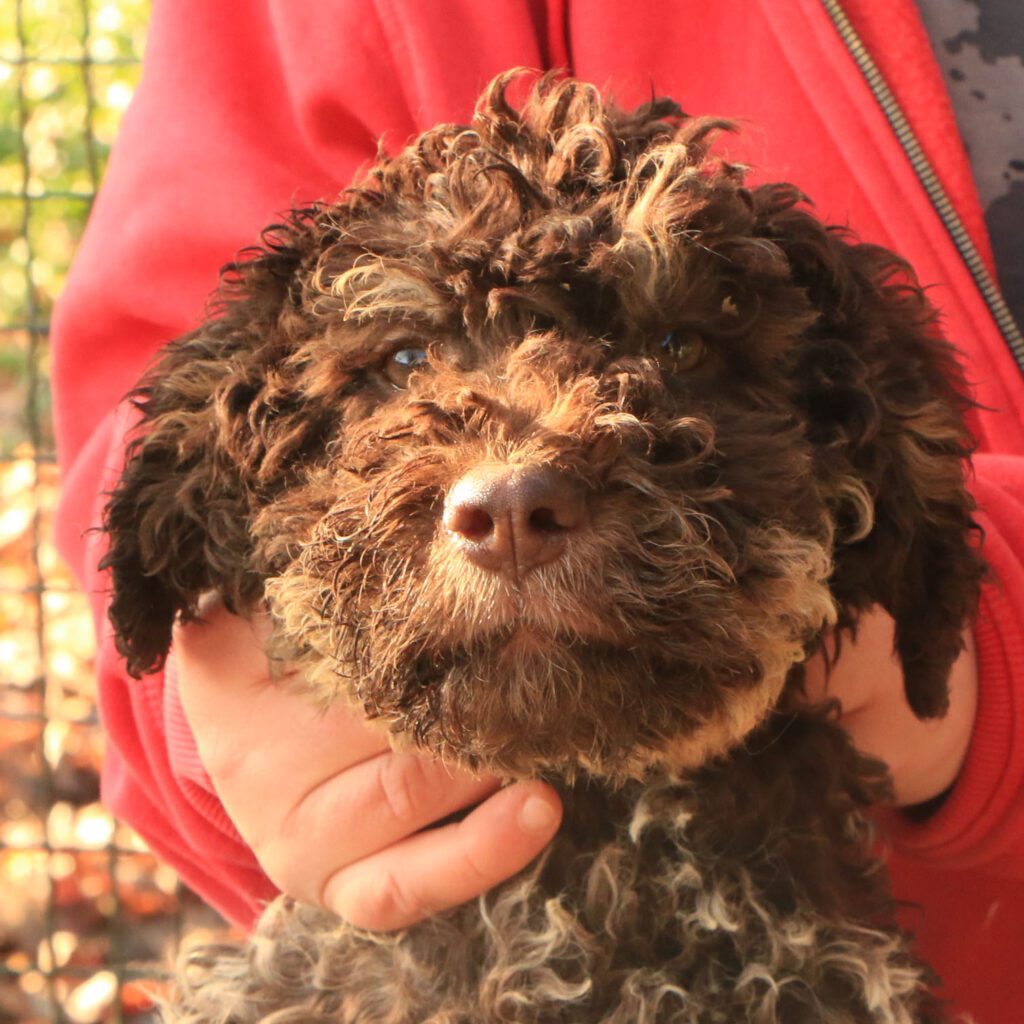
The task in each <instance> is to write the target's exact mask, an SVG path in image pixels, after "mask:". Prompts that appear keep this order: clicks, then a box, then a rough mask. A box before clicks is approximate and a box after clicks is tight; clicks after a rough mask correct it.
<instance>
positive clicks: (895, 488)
mask: <svg viewBox="0 0 1024 1024" xmlns="http://www.w3.org/2000/svg"><path fill="white" fill-rule="evenodd" d="M759 192H760V195H758V193H755V195H756V196H757V197H758V200H757V201H758V203H759V205H760V206H761V216H762V217H763V218H764V221H763V223H764V225H765V228H766V234H767V236H768V237H769V238H771V240H772V241H773V242H774V243H775V244H776V245H778V246H779V247H780V248H781V249H782V250H783V251H784V252H785V254H786V256H787V259H788V261H789V264H790V267H791V270H792V275H793V278H794V280H795V281H796V283H798V284H799V285H800V286H801V287H802V288H803V289H805V290H806V293H807V296H808V298H809V299H810V301H811V303H812V304H813V306H814V308H815V309H816V310H818V311H820V316H819V319H818V320H817V322H816V323H815V324H814V325H813V327H811V329H810V330H809V331H807V333H806V335H805V337H804V339H803V343H802V345H801V346H800V348H799V350H798V351H797V352H796V353H795V359H794V362H793V366H792V370H793V374H794V382H795V387H796V394H797V402H798V404H799V405H800V406H801V408H802V409H803V412H804V415H805V417H806V423H807V432H808V437H809V439H810V441H811V442H812V444H813V448H814V452H815V458H816V459H817V460H818V479H819V480H820V481H821V485H822V488H823V490H824V494H825V498H826V500H827V501H828V502H829V504H830V506H831V508H832V509H833V512H834V516H835V519H836V523H837V537H836V553H835V573H834V578H833V584H832V587H833V593H834V595H835V597H836V600H837V603H838V606H839V612H840V618H839V626H840V628H843V627H846V628H851V627H854V626H855V624H856V619H857V616H858V614H859V613H860V612H861V611H862V610H864V609H865V608H866V607H867V606H868V605H871V604H879V605H881V606H882V607H884V608H885V609H886V610H887V611H888V612H889V614H890V615H891V616H892V617H893V619H894V620H895V623H896V652H897V654H898V655H899V658H900V661H901V663H902V667H903V674H904V683H905V687H906V694H907V699H908V701H909V703H910V706H911V708H912V709H913V710H914V712H915V713H916V714H917V715H918V716H920V717H933V716H937V715H941V714H943V713H944V712H945V709H946V706H947V703H948V686H947V682H948V676H949V671H950V668H951V666H952V664H953V662H954V660H955V659H956V657H957V655H958V654H959V652H960V651H961V649H962V646H963V642H962V632H963V630H964V628H965V626H966V624H967V623H968V621H969V620H970V618H971V616H972V615H973V613H974V611H975V608H976V604H977V599H978V591H979V587H980V583H981V580H982V578H983V576H984V566H983V562H982V560H981V557H980V554H979V552H978V540H979V537H978V534H979V532H980V531H979V530H978V528H977V526H976V524H975V523H974V521H973V519H972V513H973V510H974V502H973V500H972V498H971V495H970V494H969V492H968V490H967V487H966V481H965V472H966V469H967V463H966V459H967V458H968V456H969V455H970V452H971V449H972V442H971V438H970V434H969V432H968V429H967V427H966V425H965V419H964V418H965V414H966V412H967V410H968V409H969V408H970V406H971V402H970V400H969V399H968V398H967V388H966V384H965V381H964V377H963V372H962V370H961V368H960V366H959V363H958V361H957V359H956V356H955V353H954V351H953V349H952V347H951V346H950V345H949V344H948V343H947V342H946V341H944V340H943V339H942V337H941V335H940V333H939V329H938V324H937V315H936V313H935V310H934V309H933V308H932V306H931V305H930V304H929V303H928V301H927V299H926V297H925V294H924V291H923V289H922V288H921V287H920V285H919V284H918V283H917V280H916V278H915V277H914V274H913V271H912V270H911V269H910V267H909V266H908V265H907V264H906V263H905V262H904V261H903V260H901V259H900V258H899V257H897V256H895V255H894V254H893V253H891V252H889V251H888V250H885V249H882V248H880V247H878V246H872V245H866V244H856V243H855V242H854V241H852V240H850V239H849V238H848V237H847V235H846V233H845V232H843V231H841V230H838V229H835V228H825V227H823V226H822V225H821V224H820V223H819V222H818V221H817V220H816V219H815V218H814V217H812V216H811V215H810V214H809V213H807V212H805V211H804V210H802V209H800V208H799V206H797V205H794V200H795V198H796V194H795V192H794V190H788V191H787V190H786V189H779V188H775V189H772V188H771V187H768V188H767V189H765V190H759Z"/></svg>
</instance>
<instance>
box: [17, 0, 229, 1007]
mask: <svg viewBox="0 0 1024 1024" xmlns="http://www.w3.org/2000/svg"><path fill="white" fill-rule="evenodd" d="M148 9H149V3H148V0H2V2H0V114H2V116H0V1024H7V1022H12V1024H13V1022H17V1024H36V1022H43V1021H46V1022H64V1021H71V1022H75V1024H91V1022H100V1021H104V1022H105V1021H115V1022H121V1021H131V1022H133V1024H134V1022H143V1021H151V1020H153V1019H154V1015H153V1013H152V1006H153V1002H152V994H153V993H154V992H158V991H159V990H160V988H161V986H162V985H163V984H165V981H164V979H165V978H166V972H167V968H168V966H169V965H170V963H171V962H172V960H173V957H174V955H175V953H176V950H177V949H178V948H179V947H180V945H181V944H182V943H183V942H185V943H187V942H191V941H202V940H205V939H209V938H211V937H212V936H213V935H214V934H215V933H219V930H220V929H221V928H222V922H221V921H220V920H219V918H217V916H216V915H215V914H214V913H213V912H212V911H210V910H209V909H207V908H206V907H205V906H203V905H202V904H201V902H200V901H199V900H198V899H197V898H196V897H195V896H193V895H191V894H190V893H189V892H188V891H187V890H185V889H184V888H183V887H182V886H180V884H179V882H178V879H177V877H176V875H175V874H174V872H173V871H171V870H170V869H169V868H167V867H163V866H161V865H159V864H158V863H157V862H156V861H155V859H154V858H153V857H152V855H151V854H150V853H149V852H148V851H147V849H146V847H145V845H144V844H143V843H142V842H141V840H140V839H139V838H138V837H137V836H136V835H135V834H134V833H133V832H132V831H131V830H130V829H129V828H127V827H126V826H124V825H121V824H120V823H118V822H116V821H115V820H113V818H111V816H110V815H108V814H107V813H106V812H105V811H104V810H103V809H102V808H101V807H100V805H99V803H98V800H99V769H100V764H101V761H102V756H103V734H102V731H101V729H100V727H99V722H98V720H97V716H96V707H95V702H94V697H95V687H94V683H93V671H92V661H91V658H92V646H93V627H92V622H91V620H90V616H89V612H88V608H87V605H86V602H85V599H84V598H83V597H82V595H80V594H79V593H77V592H76V590H75V586H74V581H73V580H72V578H71V576H70V574H69V573H68V571H67V570H66V568H65V567H64V566H63V565H62V564H61V562H60V560H59V558H58V557H57V554H56V552H55V550H54V547H53V543H52V518H53V509H54V503H55V500H56V496H57V492H58V488H59V480H58V478H57V472H56V466H55V461H54V447H53V432H52V429H51V424H50V388H49V356H50V352H49V334H48V330H49V322H50V315H51V311H52V309H53V304H54V301H55V300H56V299H58V298H59V296H60V292H61V287H62V286H63V283H64V279H65V276H66V274H67V269H68V265H69V263H70V261H71V257H72V254H73V252H74V249H75V245H76V243H77V241H78V239H79V238H80V236H81V234H82V229H83V227H84V226H85V222H86V219H87V217H88V215H89V209H90V206H91V203H92V199H93V196H94V195H95V192H96V189H97V187H98V185H99V183H100V181H101V180H102V177H103V169H104V166H105V164H106V161H107V157H108V154H109V152H110V147H111V143H112V142H113V140H114V138H115V136H116V134H117V128H118V124H119V123H120V119H121V115H122V114H123V112H124V110H125V108H126V107H127V105H128V103H129V101H130V100H131V97H132V93H133V91H134V88H135V85H136V83H137V81H138V78H139V67H140V65H139V62H140V59H141V56H142V53H143V50H144V47H145V35H146V23H147V16H148Z"/></svg>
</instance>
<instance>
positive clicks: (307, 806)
mask: <svg viewBox="0 0 1024 1024" xmlns="http://www.w3.org/2000/svg"><path fill="white" fill-rule="evenodd" d="M498 785H499V783H498V780H497V779H494V778H491V777H483V778H480V777H476V776H473V775H470V774H468V773H466V772H461V771H457V770H454V769H452V768H449V767H448V766H446V765H444V764H442V763H441V762H439V761H435V760H432V759H429V758H426V757H422V756H420V755H418V754H409V753H392V752H390V751H389V752H387V753H383V754H380V755H378V756H376V757H374V758H371V759H369V760H366V761H363V762H361V763H360V764H358V765H355V766H354V767H352V768H349V769H348V770H346V771H344V772H342V773H339V774H338V775H335V776H333V777H330V778H327V779H325V780H324V781H323V782H322V783H321V784H319V785H318V786H316V787H314V788H313V789H311V790H310V791H309V792H307V793H304V794H302V796H301V798H300V799H299V800H298V801H297V802H296V803H295V804H294V806H292V807H291V808H290V809H288V811H287V813H286V814H285V815H284V816H283V817H282V819H281V821H280V823H279V824H278V825H277V826H276V827H275V828H274V829H272V830H270V831H268V832H267V833H266V834H265V837H264V838H263V841H262V842H259V843H258V844H257V845H255V846H254V850H255V853H256V856H257V858H258V859H259V861H260V864H261V865H262V866H263V869H264V871H266V872H267V875H268V876H269V877H270V879H271V880H272V881H273V882H274V884H275V885H277V886H278V888H280V889H281V890H282V891H283V892H287V893H289V894H290V895H293V896H296V897H298V898H299V899H303V900H306V901H307V902H312V903H319V902H320V900H321V893H322V891H323V888H324V885H325V883H326V881H327V880H328V879H329V878H330V877H331V875H332V874H334V873H336V872H337V871H338V870H339V868H344V867H345V866H347V865H349V864H352V863H353V862H355V861H358V860H361V859H363V858H365V857H367V856H370V855H373V854H376V853H378V851H381V850H383V849H384V848H386V847H388V846H391V845H393V844H394V843H397V842H399V841H401V840H404V839H406V837H408V836H410V835H412V834H413V833H415V832H418V831H419V830H421V829H423V828H426V827H427V826H428V825H431V824H432V823H433V822H435V821H439V820H441V819H442V818H445V817H447V816H448V815H449V814H452V813H454V812H455V811H459V810H462V809H463V808H465V807H470V806H472V805H473V804H476V803H479V802H480V801H481V800H483V799H484V798H485V797H487V796H489V795H490V794H491V793H493V792H494V791H495V790H496V789H497V788H498ZM353 826H355V827H353Z"/></svg>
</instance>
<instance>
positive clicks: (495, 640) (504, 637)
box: [268, 493, 833, 778]
mask: <svg viewBox="0 0 1024 1024" xmlns="http://www.w3.org/2000/svg"><path fill="white" fill-rule="evenodd" d="M600 497H601V501H600V502H598V503H597V510H596V513H595V515H594V516H593V522H592V524H591V527H590V528H589V529H588V531H587V532H586V534H585V535H581V536H579V537H574V538H573V539H572V541H571V543H570V545H569V551H568V553H567V555H566V556H565V557H564V558H563V559H561V560H560V561H558V562H557V563H554V564H552V565H547V566H542V567H541V568H539V569H536V570H535V571H534V572H532V573H530V574H529V575H528V576H526V577H525V578H524V579H523V580H522V581H521V582H520V583H519V584H513V583H511V582H510V581H508V580H507V579H506V578H505V577H503V576H501V575H499V574H495V573H489V572H487V571H485V570H481V569H478V568H476V567H474V566H472V565H470V564H469V563H468V562H467V561H466V560H465V559H464V558H462V557H461V555H460V554H459V552H458V551H457V550H455V549H453V547H452V545H451V544H450V543H449V540H448V538H447V537H446V536H445V535H444V533H443V531H442V530H441V529H440V527H439V526H437V524H436V514H435V513H433V512H432V511H430V509H429V502H425V501H419V502H413V501H404V502H399V503H397V505H396V507H398V506H400V507H401V508H402V514H401V515H396V516H394V517H387V516H384V517H370V518H369V519H368V518H367V515H366V506H365V504H364V503H362V502H353V503H352V504H347V503H345V502H342V503H340V504H339V505H336V506H335V508H334V509H332V511H331V512H330V513H329V514H328V515H326V516H325V517H324V518H323V519H322V520H321V521H320V523H319V524H318V526H317V528H316V530H315V531H314V536H313V538H312V540H311V542H310V543H309V544H308V545H307V546H306V547H305V549H304V552H303V554H302V556H301V557H300V558H299V559H298V560H297V561H296V562H295V563H294V564H293V565H292V566H291V568H289V570H288V571H286V572H285V573H284V574H283V575H282V576H281V577H280V578H279V579H277V580H274V581H272V582H271V583H270V585H269V586H268V596H269V597H270V599H271V603H272V606H273V607H274V608H275V609H276V610H277V614H278V616H279V620H280V628H281V631H282V634H283V635H284V636H285V637H286V638H289V637H296V638H301V642H302V645H303V646H302V650H300V651H299V652H298V653H299V657H300V660H302V661H303V662H305V664H306V666H307V673H306V675H307V678H308V679H309V681H310V682H311V683H312V685H313V686H314V688H315V689H316V691H317V692H318V694H319V695H320V696H321V698H322V699H323V701H324V702H325V703H327V702H330V701H331V700H334V699H336V698H337V697H339V696H341V697H343V698H345V699H348V700H349V701H352V702H354V703H356V704H357V705H358V706H359V707H360V708H361V709H362V710H363V711H365V713H367V714H368V715H369V716H370V717H373V718H379V719H383V720H384V721H386V722H388V723H389V724H390V725H391V727H392V730H393V731H394V732H395V733H396V735H397V736H398V737H399V738H400V739H401V738H404V739H406V740H410V741H412V742H414V743H415V744H417V745H419V746H420V747H422V748H425V749H427V750H430V751H432V752H434V753H436V754H438V755H439V756H441V757H444V758H446V759H449V760H454V761H457V762H459V763H461V764H464V765H467V766H470V767H473V768H485V769H487V770H490V771H492V772H496V773H499V774H501V775H505V776H526V775H536V774H537V773H539V772H544V771H557V772H560V773H562V774H566V775H572V774H573V773H575V772H576V771H577V770H579V769H585V770H587V771H589V772H592V773H596V774H600V775H603V776H606V777H611V778H623V777H627V776H638V775H640V774H642V773H643V772H644V771H645V770H646V769H647V768H648V767H649V766H650V765H652V764H659V763H660V764H665V765H666V766H668V767H677V768H678V767H689V766H693V765H696V764H700V763H702V762H704V761H705V760H707V759H708V758H710V757H713V756H716V755H717V754H720V753H723V752H724V751H725V750H727V749H728V748H729V747H731V746H732V745H734V744H735V743H736V742H738V741H739V740H740V739H741V738H742V737H743V736H744V735H745V734H746V733H747V732H748V731H749V730H750V729H752V728H753V727H754V726H755V725H756V724H757V723H758V721H760V719H761V718H762V717H763V715H764V714H765V713H766V712H767V710H768V709H769V708H770V707H771V706H772V704H773V703H774V702H775V700H776V699H777V697H778V695H779V693H780V691H781V688H782V686H783V683H784V680H785V677H786V674H787V672H788V670H789V668H790V667H791V666H792V665H793V664H794V663H795V662H797V661H798V660H800V659H801V658H802V657H803V654H804V650H805V647H806V645H807V643H808V642H809V641H810V640H811V638H812V637H814V636H815V635H817V634H818V633H819V632H820V630H821V628H822V626H823V625H824V624H825V623H826V622H827V621H829V620H830V618H831V617H832V615H833V606H832V600H831V597H830V595H829V591H828V587H827V582H826V581H827V578H828V575H829V571H830V560H829V546H830V545H829V536H828V531H827V529H824V528H823V529H822V530H821V531H820V534H819V535H818V536H816V537H812V538H807V537H806V536H802V535H800V534H798V533H797V532H794V531H790V530H787V529H785V528H783V527H781V526H778V525H772V526H759V525H753V524H749V525H748V526H747V528H746V530H745V533H744V541H743V549H742V551H737V550H736V549H735V543H734V542H732V541H729V540H727V538H726V536H725V531H724V529H722V528H721V527H720V526H719V525H718V524H717V523H716V522H715V520H714V518H713V517H711V516H709V515H708V514H707V513H706V512H705V511H700V510H697V509H692V510H690V511H687V506H686V502H685V500H684V499H683V498H682V496H681V495H679V494H678V493H677V494H671V495H663V496H662V497H661V500H652V496H651V494H650V493H647V494H645V495H644V500H643V501H642V502H640V501H638V499H637V496H636V495H635V494H625V493H619V494H614V493H613V494H602V495H601V496H600ZM737 566H742V568H741V569H739V570H737V568H736V567H737ZM293 654H294V652H293Z"/></svg>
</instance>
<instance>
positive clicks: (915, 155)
mask: <svg viewBox="0 0 1024 1024" xmlns="http://www.w3.org/2000/svg"><path fill="white" fill-rule="evenodd" d="M821 2H822V5H823V6H824V8H825V10H826V12H827V13H828V16H829V17H830V18H831V19H832V24H833V25H835V27H836V31H837V32H838V33H839V35H840V37H841V38H842V40H843V42H844V44H845V45H846V48H847V49H848V50H849V51H850V55H851V56H852V57H853V59H854V60H855V61H856V62H857V66H858V67H859V68H860V70H861V74H863V75H864V78H865V79H866V80H867V83H868V85H869V86H870V88H871V91H872V92H873V93H874V94H875V99H876V100H877V101H878V105H879V106H880V107H881V108H882V111H883V113H884V114H885V116H886V117H887V118H888V120H889V124H890V125H891V126H892V129H893V131H894V132H895V133H896V138H897V139H898V140H899V143H900V145H901V146H902V147H903V152H904V153H906V155H907V158H908V159H909V160H910V163H911V166H912V167H913V168H914V171H915V172H916V174H917V177H918V179H919V180H920V182H921V184H922V186H923V187H924V189H925V191H926V192H927V193H928V197H929V198H930V199H931V201H932V205H933V206H934V207H935V210H936V212H937V213H938V215H939V217H940V218H941V220H942V223H943V224H944V225H945V227H946V230H947V231H948V232H949V236H950V238H952V240H953V244H954V245H955V246H956V247H957V250H958V251H959V253H960V255H961V257H962V258H963V261H964V263H966V264H967V269H968V270H969V271H970V272H971V276H972V277H973V278H974V282H975V284H976V285H977V286H978V290H979V291H980V292H981V295H982V298H983V299H984V300H985V302H986V304H987V305H988V308H989V310H990V312H991V313H992V317H993V319H994V320H995V322H996V324H997V326H998V327H999V330H1000V331H1001V332H1002V335H1003V338H1004V339H1005V341H1006V344H1007V345H1008V346H1009V349H1010V352H1011V353H1012V354H1013V357H1014V359H1016V360H1017V365H1018V366H1019V367H1020V369H1021V371H1022V372H1024V336H1022V335H1021V332H1020V328H1019V327H1018V326H1017V322H1016V320H1015V319H1014V317H1013V314H1012V313H1011V312H1010V309H1009V307H1008V306H1007V305H1006V300H1005V299H1004V298H1003V296H1002V293H1001V292H1000V290H999V286H998V285H997V284H996V282H995V281H994V280H993V279H992V275H991V274H990V273H989V271H988V267H986V266H985V261H984V260H983V259H982V258H981V254H980V253H979V252H978V249H977V247H976V246H975V244H974V242H973V241H972V239H971V236H970V235H969V234H968V233H967V229H966V228H965V227H964V225H963V221H962V220H961V219H960V215H959V214H958V213H957V212H956V210H955V209H954V207H953V204H952V203H951V202H950V200H949V196H948V195H946V190H945V189H944V188H943V187H942V183H941V182H940V181H939V179H938V176H937V175H936V173H935V171H934V169H933V168H932V165H931V163H930V162H929V160H928V157H926V156H925V154H924V150H923V149H922V148H921V143H920V142H919V141H918V139H917V136H916V135H915V134H914V129H913V128H911V127H910V123H909V122H908V121H907V118H906V115H905V114H904V113H903V111H902V110H901V109H900V105H899V102H898V101H897V99H896V97H895V96H894V95H893V92H892V90H891V89H890V88H889V86H888V85H887V84H886V81H885V79H884V78H883V77H882V73H881V71H879V70H878V65H877V64H875V62H874V60H872V58H871V55H870V54H869V53H868V51H867V48H866V47H865V46H864V43H863V42H861V39H860V36H858V35H857V31H856V29H854V27H853V25H851V24H850V19H849V18H847V16H846V12H845V11H844V10H843V8H842V4H841V3H840V0H821Z"/></svg>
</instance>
